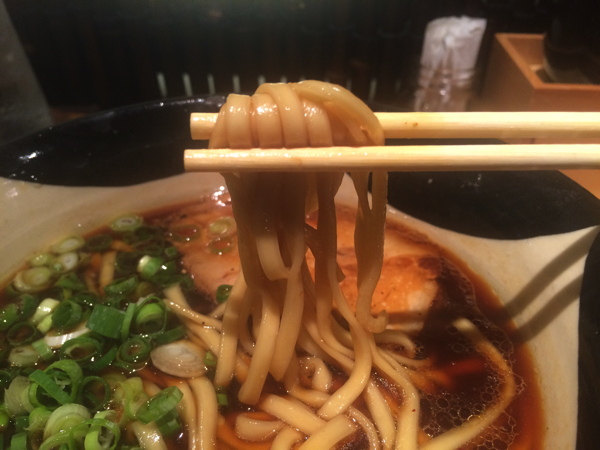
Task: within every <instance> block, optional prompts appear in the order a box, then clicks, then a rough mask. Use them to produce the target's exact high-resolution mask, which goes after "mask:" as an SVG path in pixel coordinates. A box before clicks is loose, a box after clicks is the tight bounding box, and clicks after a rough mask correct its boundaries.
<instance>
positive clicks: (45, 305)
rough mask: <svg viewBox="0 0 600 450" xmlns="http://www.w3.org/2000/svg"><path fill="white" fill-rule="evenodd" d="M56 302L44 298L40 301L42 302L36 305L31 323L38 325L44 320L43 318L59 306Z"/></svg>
mask: <svg viewBox="0 0 600 450" xmlns="http://www.w3.org/2000/svg"><path fill="white" fill-rule="evenodd" d="M59 303H60V302H59V301H58V300H54V299H53V298H46V299H44V300H42V302H41V303H40V304H39V305H38V307H37V309H36V310H35V313H34V314H33V317H32V318H31V322H32V323H34V324H38V323H40V322H41V321H42V319H44V317H46V316H48V315H49V314H50V313H51V312H52V311H54V309H55V308H56V307H57V306H58V305H59Z"/></svg>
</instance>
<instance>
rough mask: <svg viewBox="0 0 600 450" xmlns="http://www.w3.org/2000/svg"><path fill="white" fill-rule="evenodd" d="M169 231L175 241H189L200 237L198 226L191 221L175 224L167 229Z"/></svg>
mask: <svg viewBox="0 0 600 450" xmlns="http://www.w3.org/2000/svg"><path fill="white" fill-rule="evenodd" d="M169 232H170V237H171V239H172V240H173V241H175V242H191V241H194V240H196V239H198V238H199V237H200V228H199V227H198V226H197V225H195V224H193V223H183V224H179V225H175V226H173V227H171V228H170V229H169Z"/></svg>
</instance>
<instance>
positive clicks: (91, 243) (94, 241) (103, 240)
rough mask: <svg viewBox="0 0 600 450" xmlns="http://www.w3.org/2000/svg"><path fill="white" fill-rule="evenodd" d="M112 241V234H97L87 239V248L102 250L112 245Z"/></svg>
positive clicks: (92, 250)
mask: <svg viewBox="0 0 600 450" xmlns="http://www.w3.org/2000/svg"><path fill="white" fill-rule="evenodd" d="M112 241H113V238H112V236H111V235H110V234H97V235H96V236H92V237H91V238H88V239H87V240H86V241H85V248H86V250H89V251H91V252H102V251H104V250H107V249H108V248H109V247H110V244H112Z"/></svg>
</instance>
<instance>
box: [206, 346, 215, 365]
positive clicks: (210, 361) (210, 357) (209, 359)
mask: <svg viewBox="0 0 600 450" xmlns="http://www.w3.org/2000/svg"><path fill="white" fill-rule="evenodd" d="M204 364H205V365H206V367H216V366H217V358H215V355H214V353H213V352H211V351H210V350H208V351H207V352H206V354H205V355H204Z"/></svg>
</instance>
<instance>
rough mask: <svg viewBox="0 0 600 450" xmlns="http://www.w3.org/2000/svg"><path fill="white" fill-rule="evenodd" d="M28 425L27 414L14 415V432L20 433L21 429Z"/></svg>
mask: <svg viewBox="0 0 600 450" xmlns="http://www.w3.org/2000/svg"><path fill="white" fill-rule="evenodd" d="M28 425H29V416H28V415H24V416H17V417H15V432H16V433H22V432H23V431H27V430H26V428H27V426H28Z"/></svg>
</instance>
